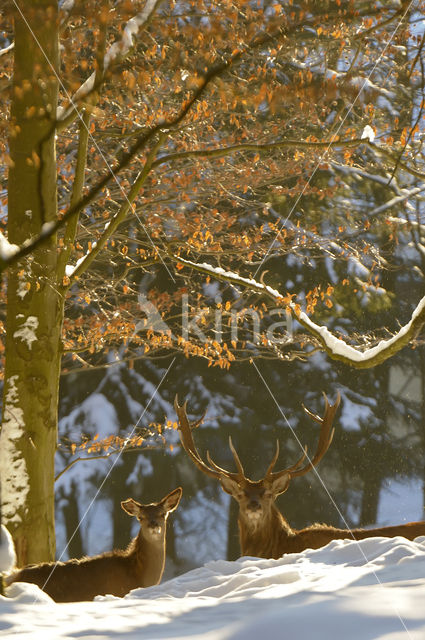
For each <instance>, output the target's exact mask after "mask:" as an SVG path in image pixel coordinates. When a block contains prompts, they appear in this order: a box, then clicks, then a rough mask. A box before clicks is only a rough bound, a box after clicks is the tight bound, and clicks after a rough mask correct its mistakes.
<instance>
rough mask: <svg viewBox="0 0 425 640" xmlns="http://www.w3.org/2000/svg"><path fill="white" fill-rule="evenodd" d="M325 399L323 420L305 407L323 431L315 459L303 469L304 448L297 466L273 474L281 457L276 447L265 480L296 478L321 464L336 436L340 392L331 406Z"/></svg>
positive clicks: (305, 448) (305, 455)
mask: <svg viewBox="0 0 425 640" xmlns="http://www.w3.org/2000/svg"><path fill="white" fill-rule="evenodd" d="M323 396H324V398H325V413H324V416H323V418H321V417H320V416H318V415H316V414H315V413H312V412H311V411H309V409H306V408H305V407H304V406H303V408H304V411H305V412H306V413H307V414H308V415H309V416H311V417H312V418H313V420H315V421H316V422H319V423H320V424H321V429H320V435H319V441H318V443H317V450H316V453H315V454H314V456H313V458H312V459H311V460H310V461H309V462H308V464H307V465H306V466H305V467H301V465H302V463H303V462H304V460H305V459H306V457H307V446H305V447H304V451H303V454H302V456H301V457H300V458H299V460H297V462H296V463H295V464H293V465H292V466H290V467H287V468H286V469H283V470H282V471H277V472H274V473H272V469H273V467H274V465H275V464H276V460H277V456H278V455H279V447H278V446H277V447H276V453H275V455H274V457H273V460H272V462H271V463H270V466H269V468H268V469H267V473H266V475H265V478H268V479H270V480H275V479H277V478H280V477H281V476H283V475H285V474H288V475H289V476H290V477H291V478H295V477H296V476H302V475H304V474H305V473H307V472H308V471H310V469H312V468H313V467H315V466H316V464H318V463H319V462H320V460H321V459H322V458H323V456H324V455H325V453H326V451H327V450H328V449H329V447H330V444H331V442H332V438H333V435H334V431H335V429H333V428H332V423H333V420H334V418H335V414H336V412H337V410H338V407H339V403H340V402H341V396H340V394H339V392H338V395H337V398H336V400H335V403H334V404H329V401H328V399H327V397H326V395H325V394H323ZM278 444H279V443H278Z"/></svg>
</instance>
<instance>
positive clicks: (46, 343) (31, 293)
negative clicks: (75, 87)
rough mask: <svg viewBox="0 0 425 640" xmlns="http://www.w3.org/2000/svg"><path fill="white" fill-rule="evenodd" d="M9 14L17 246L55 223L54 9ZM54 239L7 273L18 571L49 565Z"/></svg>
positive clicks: (29, 0) (6, 491)
mask: <svg viewBox="0 0 425 640" xmlns="http://www.w3.org/2000/svg"><path fill="white" fill-rule="evenodd" d="M19 7H20V9H21V11H22V14H21V13H20V12H19V11H18V10H16V13H15V51H14V55H15V62H14V77H13V101H12V106H11V123H10V125H11V127H10V141H9V144H10V156H11V158H12V166H11V168H10V171H9V184H8V191H9V212H8V239H9V241H10V242H12V243H16V244H19V245H20V244H22V243H23V242H25V240H26V239H28V238H31V237H33V236H36V235H38V234H40V232H41V230H42V227H43V224H45V223H48V222H49V221H52V220H56V217H57V193H56V155H55V127H54V120H55V116H56V107H57V98H58V82H57V76H56V73H57V70H58V12H57V11H58V8H57V2H55V1H53V0H20V1H19ZM56 265H57V249H56V238H55V237H53V238H50V239H49V240H47V241H46V242H45V243H44V245H43V246H42V247H41V248H39V249H38V250H37V251H35V252H34V253H33V254H32V255H31V256H30V257H29V258H27V259H26V260H23V261H22V262H21V263H19V265H17V266H15V267H13V268H11V269H10V270H9V272H8V287H7V317H6V322H7V325H6V329H7V335H6V366H5V382H4V392H3V393H4V396H3V424H2V431H1V436H0V469H1V480H2V516H3V520H4V524H6V525H7V527H8V529H9V531H10V532H11V534H12V536H13V539H14V542H15V547H16V553H17V559H18V565H19V566H22V565H23V564H27V563H32V562H40V561H44V560H53V559H54V554H55V530H54V454H55V450H56V437H57V436H56V431H57V406H58V382H59V372H60V358H61V342H60V339H61V327H62V318H63V300H62V297H61V295H60V294H59V292H58V287H57V282H56V278H57V276H56Z"/></svg>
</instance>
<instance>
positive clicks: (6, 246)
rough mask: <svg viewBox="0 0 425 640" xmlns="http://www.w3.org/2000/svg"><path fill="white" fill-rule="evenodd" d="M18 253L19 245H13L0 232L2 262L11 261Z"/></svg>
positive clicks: (0, 258) (0, 259)
mask: <svg viewBox="0 0 425 640" xmlns="http://www.w3.org/2000/svg"><path fill="white" fill-rule="evenodd" d="M18 251H19V247H18V245H16V244H11V243H10V242H9V240H7V238H5V236H4V235H3V234H2V232H1V231H0V261H7V260H10V258H12V257H13V256H14V255H15V254H16V253H17V252H18Z"/></svg>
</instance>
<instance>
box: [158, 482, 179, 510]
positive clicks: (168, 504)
mask: <svg viewBox="0 0 425 640" xmlns="http://www.w3.org/2000/svg"><path fill="white" fill-rule="evenodd" d="M182 493H183V489H182V488H181V487H177V489H174V491H172V492H171V493H169V494H168V496H165V498H163V499H162V500H161V504H162V505H163V507H164V509H165V510H166V511H167V513H170V512H171V511H174V510H175V509H177V507H178V506H179V502H180V498H181V497H182Z"/></svg>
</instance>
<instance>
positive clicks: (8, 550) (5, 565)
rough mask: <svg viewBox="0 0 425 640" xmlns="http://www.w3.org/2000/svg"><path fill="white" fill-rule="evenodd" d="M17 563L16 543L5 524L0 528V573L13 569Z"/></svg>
mask: <svg viewBox="0 0 425 640" xmlns="http://www.w3.org/2000/svg"><path fill="white" fill-rule="evenodd" d="M15 565H16V554H15V545H14V544H13V540H12V536H11V535H10V533H9V531H8V530H7V529H6V527H5V526H4V524H2V525H1V529H0V573H6V572H7V571H11V570H12V569H13V567H14V566H15Z"/></svg>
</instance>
